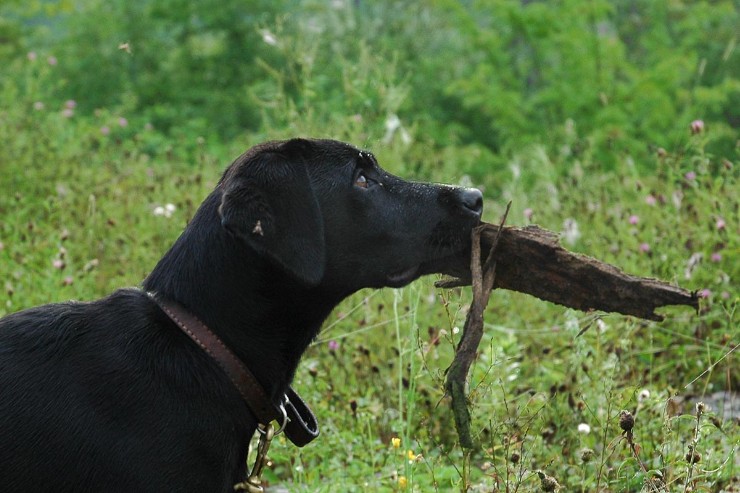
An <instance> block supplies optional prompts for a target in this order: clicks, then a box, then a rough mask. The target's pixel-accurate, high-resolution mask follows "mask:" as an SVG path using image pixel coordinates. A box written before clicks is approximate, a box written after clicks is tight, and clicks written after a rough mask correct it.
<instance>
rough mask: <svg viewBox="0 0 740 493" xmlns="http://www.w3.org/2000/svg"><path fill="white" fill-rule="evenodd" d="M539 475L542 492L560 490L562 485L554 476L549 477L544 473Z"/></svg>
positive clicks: (538, 473)
mask: <svg viewBox="0 0 740 493" xmlns="http://www.w3.org/2000/svg"><path fill="white" fill-rule="evenodd" d="M537 475H538V476H539V477H540V486H541V487H542V491H558V490H559V489H560V483H558V482H557V480H556V479H555V478H553V477H552V476H548V475H547V474H545V473H544V472H542V471H537Z"/></svg>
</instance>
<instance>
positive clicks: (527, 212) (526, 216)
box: [524, 207, 534, 221]
mask: <svg viewBox="0 0 740 493" xmlns="http://www.w3.org/2000/svg"><path fill="white" fill-rule="evenodd" d="M532 214H534V211H533V210H532V209H531V208H529V207H527V208H526V209H524V219H526V220H527V221H531V220H532Z"/></svg>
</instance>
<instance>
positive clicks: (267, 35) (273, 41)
mask: <svg viewBox="0 0 740 493" xmlns="http://www.w3.org/2000/svg"><path fill="white" fill-rule="evenodd" d="M260 34H261V35H262V41H264V42H265V43H267V44H268V45H270V46H277V44H278V41H277V38H276V37H275V35H274V34H272V33H271V32H270V31H269V30H267V29H262V30H261V31H260Z"/></svg>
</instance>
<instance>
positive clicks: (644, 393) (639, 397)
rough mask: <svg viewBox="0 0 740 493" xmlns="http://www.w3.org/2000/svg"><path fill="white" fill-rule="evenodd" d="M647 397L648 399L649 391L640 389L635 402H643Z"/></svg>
mask: <svg viewBox="0 0 740 493" xmlns="http://www.w3.org/2000/svg"><path fill="white" fill-rule="evenodd" d="M647 399H650V391H649V390H648V389H642V390H641V391H640V393H639V394H637V402H643V401H646V400H647Z"/></svg>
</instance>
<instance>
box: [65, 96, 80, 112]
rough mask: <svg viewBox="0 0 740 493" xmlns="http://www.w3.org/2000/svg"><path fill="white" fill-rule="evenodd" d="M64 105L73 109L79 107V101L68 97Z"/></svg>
mask: <svg viewBox="0 0 740 493" xmlns="http://www.w3.org/2000/svg"><path fill="white" fill-rule="evenodd" d="M64 107H65V108H68V109H70V110H73V109H75V108H76V107H77V101H75V100H74V99H68V100H67V101H65V102H64Z"/></svg>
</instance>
